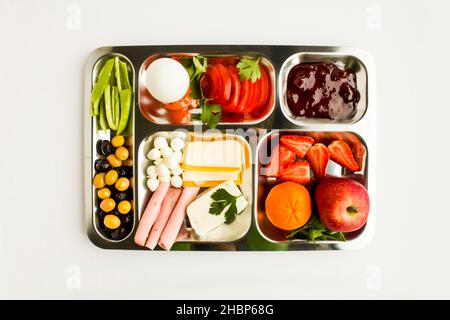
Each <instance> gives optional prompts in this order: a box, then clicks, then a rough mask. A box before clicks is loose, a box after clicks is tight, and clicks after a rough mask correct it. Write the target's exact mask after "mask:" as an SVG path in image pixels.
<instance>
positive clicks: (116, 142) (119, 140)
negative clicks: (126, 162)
mask: <svg viewBox="0 0 450 320" xmlns="http://www.w3.org/2000/svg"><path fill="white" fill-rule="evenodd" d="M124 143H125V138H124V137H123V136H115V137H114V138H112V139H111V144H112V145H113V147H114V148H118V147H121V146H123V144H124Z"/></svg>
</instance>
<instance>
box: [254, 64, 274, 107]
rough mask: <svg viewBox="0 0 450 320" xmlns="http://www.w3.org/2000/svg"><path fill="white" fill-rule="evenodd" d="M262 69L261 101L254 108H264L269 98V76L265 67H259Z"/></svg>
mask: <svg viewBox="0 0 450 320" xmlns="http://www.w3.org/2000/svg"><path fill="white" fill-rule="evenodd" d="M259 68H260V70H261V79H260V80H261V89H260V91H259V102H258V104H257V106H256V108H255V109H254V110H258V109H260V108H263V107H264V106H265V105H266V101H267V98H268V97H269V90H270V84H269V77H268V75H267V72H266V70H265V68H264V67H262V66H260V67H259Z"/></svg>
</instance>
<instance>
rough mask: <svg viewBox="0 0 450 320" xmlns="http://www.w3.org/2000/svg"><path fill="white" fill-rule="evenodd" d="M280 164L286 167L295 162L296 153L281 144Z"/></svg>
mask: <svg viewBox="0 0 450 320" xmlns="http://www.w3.org/2000/svg"><path fill="white" fill-rule="evenodd" d="M279 151H280V164H281V166H282V167H283V166H286V165H288V164H290V163H292V162H294V161H295V153H293V152H292V151H291V150H289V149H288V148H287V147H285V146H284V145H282V144H280V150H279Z"/></svg>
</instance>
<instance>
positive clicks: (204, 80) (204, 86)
mask: <svg viewBox="0 0 450 320" xmlns="http://www.w3.org/2000/svg"><path fill="white" fill-rule="evenodd" d="M200 89H201V90H202V93H203V95H204V96H205V97H207V98H209V97H210V96H211V95H210V92H209V91H210V89H211V87H210V85H209V80H208V77H207V76H206V75H202V76H201V77H200Z"/></svg>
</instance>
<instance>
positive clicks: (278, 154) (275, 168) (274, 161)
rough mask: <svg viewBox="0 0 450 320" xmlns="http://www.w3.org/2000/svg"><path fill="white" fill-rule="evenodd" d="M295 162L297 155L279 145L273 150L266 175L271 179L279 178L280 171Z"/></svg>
mask: <svg viewBox="0 0 450 320" xmlns="http://www.w3.org/2000/svg"><path fill="white" fill-rule="evenodd" d="M294 161H295V153H293V152H292V151H291V150H289V149H288V148H286V147H285V146H283V145H282V144H279V145H277V146H276V147H275V148H273V151H272V156H271V157H270V162H269V163H268V164H267V167H266V170H265V173H264V175H265V176H269V177H278V173H279V171H280V169H282V168H284V167H286V166H287V165H289V164H291V163H292V162H294Z"/></svg>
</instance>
